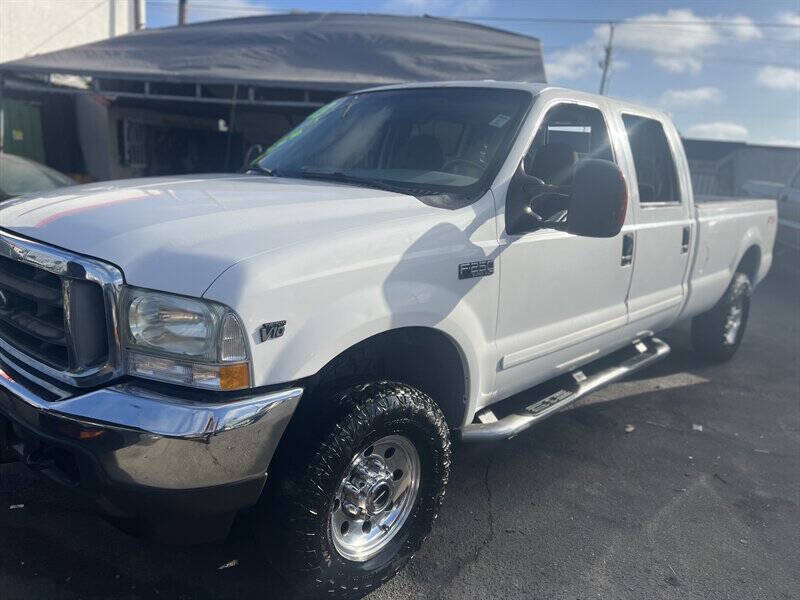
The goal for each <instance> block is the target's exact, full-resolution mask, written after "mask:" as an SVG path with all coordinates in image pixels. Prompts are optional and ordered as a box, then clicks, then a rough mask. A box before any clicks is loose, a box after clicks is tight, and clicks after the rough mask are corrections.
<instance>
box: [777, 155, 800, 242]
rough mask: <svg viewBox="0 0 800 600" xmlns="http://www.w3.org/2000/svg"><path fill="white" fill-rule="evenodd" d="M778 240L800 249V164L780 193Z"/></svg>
mask: <svg viewBox="0 0 800 600" xmlns="http://www.w3.org/2000/svg"><path fill="white" fill-rule="evenodd" d="M778 225H779V228H778V241H779V242H780V243H782V244H784V245H786V246H789V247H791V248H794V249H795V250H800V165H797V168H796V169H795V170H794V173H793V174H792V177H791V179H789V183H787V184H786V185H785V186H783V189H781V191H780V192H779V193H778Z"/></svg>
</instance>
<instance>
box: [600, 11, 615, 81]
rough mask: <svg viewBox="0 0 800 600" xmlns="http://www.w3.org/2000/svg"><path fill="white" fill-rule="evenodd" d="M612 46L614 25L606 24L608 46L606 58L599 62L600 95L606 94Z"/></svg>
mask: <svg viewBox="0 0 800 600" xmlns="http://www.w3.org/2000/svg"><path fill="white" fill-rule="evenodd" d="M613 45H614V23H613V22H611V23H609V24H608V44H607V45H606V47H605V51H606V56H605V58H604V59H603V60H601V61H600V66H601V67H603V77H602V78H601V79H600V95H601V96H602V95H604V94H605V93H606V84H607V83H608V71H609V69H610V68H611V51H612V48H613Z"/></svg>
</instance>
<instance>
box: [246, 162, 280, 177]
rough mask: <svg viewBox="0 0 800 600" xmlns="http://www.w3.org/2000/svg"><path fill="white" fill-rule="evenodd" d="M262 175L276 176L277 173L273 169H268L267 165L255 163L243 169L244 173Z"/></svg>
mask: <svg viewBox="0 0 800 600" xmlns="http://www.w3.org/2000/svg"><path fill="white" fill-rule="evenodd" d="M251 174H255V175H264V176H265V177H277V176H278V174H277V173H276V172H275V170H274V169H268V168H267V167H262V166H261V165H260V164H258V163H255V164H252V165H250V166H249V167H247V170H246V171H245V175H251Z"/></svg>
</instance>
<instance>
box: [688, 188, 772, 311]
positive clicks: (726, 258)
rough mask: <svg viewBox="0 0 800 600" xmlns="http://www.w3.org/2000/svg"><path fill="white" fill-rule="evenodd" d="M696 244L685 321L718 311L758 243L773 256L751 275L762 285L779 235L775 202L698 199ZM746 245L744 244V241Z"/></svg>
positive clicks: (766, 255)
mask: <svg viewBox="0 0 800 600" xmlns="http://www.w3.org/2000/svg"><path fill="white" fill-rule="evenodd" d="M695 213H696V216H697V232H696V234H695V235H696V236H697V243H696V245H695V248H696V250H695V255H694V259H693V262H692V269H691V273H690V276H689V295H688V299H687V302H686V306H685V308H684V311H683V316H684V317H689V316H694V315H696V314H699V313H701V312H704V311H706V310H708V309H709V308H711V307H712V306H714V304H715V303H716V302H717V301H718V300H719V299H720V298H721V297H722V294H723V293H724V292H725V289H726V288H727V286H728V283H730V281H731V278H732V277H733V274H734V272H735V270H736V267H737V266H738V265H739V263H740V262H741V261H742V259H743V257H744V256H745V254H746V253H747V251H748V250H749V249H750V247H752V246H755V245H756V244H758V245H759V246H760V247H761V248H763V249H764V250H763V251H760V252H766V251H767V249H768V250H769V254H766V253H764V254H762V255H761V256H760V259H761V260H760V261H759V263H758V264H759V265H760V266H759V268H758V269H757V270H756V272H754V273H749V275H750V276H751V279H752V282H753V285H757V284H758V283H759V282H760V281H761V280H762V279H763V278H764V276H765V275H766V274H767V272H768V271H769V268H770V265H771V264H772V248H773V246H774V242H775V234H776V230H777V220H778V218H777V215H778V213H777V204H776V202H775V200H768V199H763V200H761V199H758V200H753V199H748V198H731V197H725V196H696V197H695ZM742 240H744V243H743V242H742Z"/></svg>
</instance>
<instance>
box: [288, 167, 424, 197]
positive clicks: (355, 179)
mask: <svg viewBox="0 0 800 600" xmlns="http://www.w3.org/2000/svg"><path fill="white" fill-rule="evenodd" d="M300 176H301V177H308V178H309V179H326V180H329V181H336V182H340V183H352V184H355V185H363V186H365V187H371V188H376V189H379V190H386V191H389V192H397V193H398V194H406V195H409V194H410V195H412V196H417V195H419V196H429V195H431V194H434V193H436V192H431V191H430V190H426V189H423V188H415V187H413V186H404V185H395V184H392V183H389V182H387V181H384V180H383V179H374V178H371V177H359V176H358V175H351V174H349V173H346V172H344V171H315V170H314V169H303V170H302V171H300Z"/></svg>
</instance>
